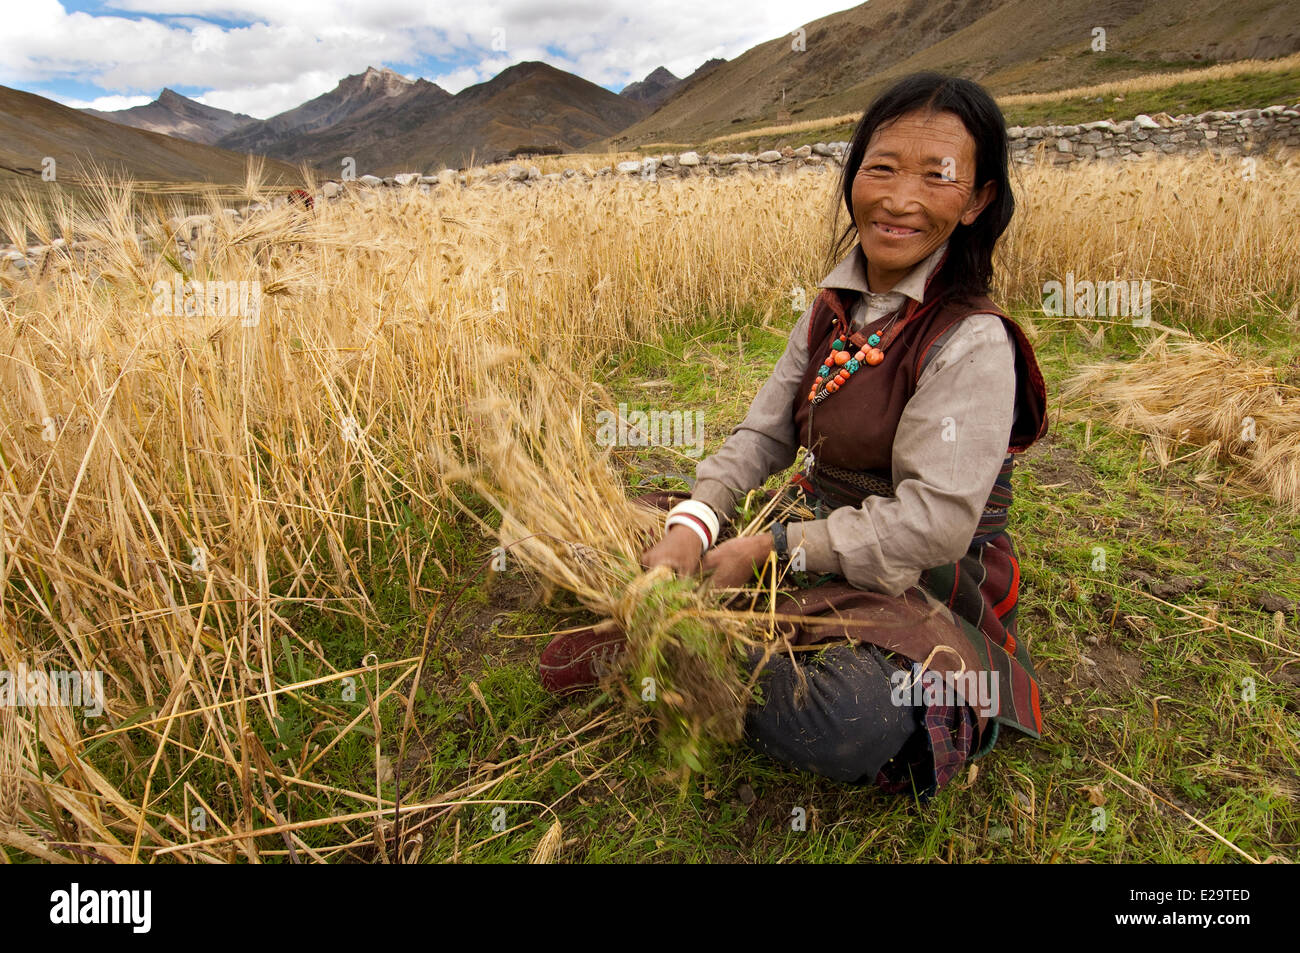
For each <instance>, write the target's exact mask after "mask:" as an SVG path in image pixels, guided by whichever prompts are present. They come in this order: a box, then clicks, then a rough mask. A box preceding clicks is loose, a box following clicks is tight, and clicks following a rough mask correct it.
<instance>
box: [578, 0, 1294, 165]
mask: <svg viewBox="0 0 1300 953" xmlns="http://www.w3.org/2000/svg"><path fill="white" fill-rule="evenodd" d="M1294 11H1295V7H1294V3H1293V2H1291V0H1236V2H1234V3H1231V4H1224V3H1222V2H1221V0H1185V2H1180V3H1177V4H1171V3H1167V2H1162V0H1089V2H1087V3H1084V2H1081V0H1047V2H1044V0H981V2H978V3H977V2H970V0H869V2H868V3H863V4H861V5H859V6H856V7H853V8H852V9H849V10H843V11H840V12H839V13H833V14H831V15H830V16H826V17H822V18H820V19H818V20H813V21H811V22H809V23H806V24H804V25H803V27H802V28H801V31H800V33H801V35H798V36H790V35H786V36H781V37H778V38H776V39H772V40H768V41H767V42H765V43H760V44H759V45H758V46H755V47H753V48H751V49H749V50H747V51H746V52H745V53H743V54H741V55H740V56H738V57H736V58H735V59H733V60H729V61H727V62H726V63H724V64H721V65H719V66H717V67H716V68H714V69H712V70H710V71H708V72H707V73H706V74H704V75H701V76H699V77H698V78H696V79H694V81H692V77H688V78H687V80H685V81H683V83H682V84H681V86H679V87H678V88H677V89H676V90H675V91H674V92H673V93H672V94H671V95H670V96H669V97H668V98H667V99H666V100H665V101H664V102H663V104H662V105H661V106H660V107H659V108H658V109H657V110H656V111H655V112H654V113H653V114H651V115H650V116H647V117H646V118H644V119H642V120H641V121H640V122H637V123H635V124H633V125H632V126H630V127H629V128H627V129H625V130H623V131H621V132H620V133H618V134H617V135H616V136H613V137H611V138H610V139H609V140H605V141H602V142H600V143H596V144H595V146H596V147H598V148H599V147H607V146H613V147H616V148H618V147H626V146H631V145H636V144H639V143H645V142H681V143H692V144H694V143H699V142H702V141H705V140H707V139H708V138H710V137H713V136H718V135H723V134H726V133H728V132H737V131H742V130H745V129H749V128H757V127H759V126H763V125H768V124H771V123H773V122H774V121H776V115H777V111H778V109H779V108H780V104H781V101H782V91H783V90H784V93H785V109H786V110H788V111H789V112H790V114H791V116H790V118H791V119H792V120H795V121H798V120H803V119H819V118H824V117H828V116H842V115H847V114H851V113H861V111H862V110H863V109H864V108H865V107H866V105H867V104H868V103H869V102H870V101H871V98H872V97H873V96H874V95H875V94H876V93H878V92H879V91H880V90H881V89H883V88H884V87H885V86H886V85H888V84H889V83H890V82H892V81H893V80H895V79H897V78H899V77H901V76H903V75H905V74H907V73H910V72H914V71H916V70H924V69H934V70H941V71H946V72H952V73H957V74H959V75H962V76H966V77H969V78H971V79H975V80H978V81H979V82H981V83H983V84H984V85H985V86H987V87H988V88H989V89H990V90H992V91H993V92H994V93H995V94H1011V93H1019V92H1047V91H1051V90H1058V89H1064V88H1069V87H1074V86H1081V85H1087V84H1091V83H1099V82H1105V81H1109V80H1115V79H1122V78H1125V77H1128V76H1136V75H1140V74H1143V73H1150V72H1155V71H1161V70H1169V69H1185V68H1188V67H1191V66H1195V65H1197V64H1198V63H1203V64H1209V63H1213V62H1217V61H1228V60H1234V59H1241V58H1246V57H1254V58H1270V57H1276V56H1283V55H1286V54H1289V53H1292V52H1295V51H1296V50H1297V49H1300V24H1297V21H1296V19H1295V15H1294ZM1099 27H1100V28H1101V29H1103V30H1104V31H1105V34H1104V40H1105V44H1106V45H1105V49H1104V50H1097V51H1094V50H1093V49H1092V45H1093V43H1094V41H1095V39H1096V38H1097V35H1096V33H1095V32H1094V31H1095V30H1096V29H1097V28H1099ZM699 72H700V71H697V73H699Z"/></svg>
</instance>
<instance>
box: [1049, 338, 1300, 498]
mask: <svg viewBox="0 0 1300 953" xmlns="http://www.w3.org/2000/svg"><path fill="white" fill-rule="evenodd" d="M1063 396H1064V397H1065V398H1066V399H1067V400H1070V399H1082V400H1088V401H1089V402H1091V403H1092V404H1095V405H1100V406H1101V407H1103V408H1105V410H1106V412H1107V415H1108V420H1109V422H1110V423H1112V424H1113V425H1114V426H1116V427H1121V428H1124V429H1127V430H1132V431H1137V432H1139V433H1143V434H1146V435H1147V436H1148V437H1149V438H1150V446H1151V449H1152V453H1153V455H1154V456H1155V459H1156V463H1157V465H1158V466H1159V467H1160V468H1161V469H1164V468H1165V467H1167V466H1168V465H1169V464H1170V463H1171V462H1173V460H1174V459H1175V454H1176V452H1177V449H1176V448H1177V447H1178V445H1180V444H1191V445H1193V446H1195V447H1196V448H1197V449H1196V450H1195V451H1193V452H1192V453H1190V454H1186V455H1184V456H1181V457H1178V458H1177V459H1180V460H1187V459H1197V460H1199V461H1201V462H1203V463H1208V462H1209V461H1212V460H1219V461H1222V462H1224V463H1226V464H1228V465H1229V466H1231V467H1233V468H1234V469H1235V470H1236V471H1237V472H1239V474H1240V481H1241V482H1242V483H1244V485H1245V488H1247V489H1251V490H1254V491H1259V492H1263V493H1266V494H1268V495H1269V496H1271V497H1272V498H1273V499H1275V500H1277V501H1278V502H1279V503H1282V504H1284V505H1286V506H1289V507H1291V508H1292V509H1293V510H1296V511H1300V388H1298V387H1296V386H1295V385H1294V384H1290V383H1286V382H1284V381H1282V380H1279V375H1278V371H1277V370H1276V369H1275V368H1273V367H1271V366H1268V365H1266V364H1261V363H1258V362H1256V361H1252V360H1249V359H1246V358H1243V357H1240V356H1238V355H1236V354H1233V353H1232V352H1231V351H1229V350H1228V349H1227V348H1225V347H1223V346H1222V345H1221V344H1219V343H1218V342H1205V341H1199V340H1196V339H1194V338H1177V337H1171V335H1170V334H1169V333H1168V332H1166V333H1163V334H1161V335H1160V336H1159V337H1157V338H1156V339H1155V340H1153V341H1152V342H1151V343H1150V344H1148V345H1147V346H1146V348H1145V349H1144V350H1143V351H1142V353H1141V355H1140V356H1139V357H1137V358H1136V359H1134V360H1132V361H1125V362H1108V363H1098V364H1090V365H1085V366H1082V367H1080V368H1079V369H1078V372H1077V373H1076V374H1075V376H1074V377H1073V378H1071V380H1070V381H1069V382H1068V384H1067V386H1066V388H1065V391H1064V394H1063ZM1200 479H1201V480H1202V481H1205V482H1208V481H1211V480H1213V479H1214V477H1213V476H1212V475H1211V474H1209V473H1203V474H1202V475H1200Z"/></svg>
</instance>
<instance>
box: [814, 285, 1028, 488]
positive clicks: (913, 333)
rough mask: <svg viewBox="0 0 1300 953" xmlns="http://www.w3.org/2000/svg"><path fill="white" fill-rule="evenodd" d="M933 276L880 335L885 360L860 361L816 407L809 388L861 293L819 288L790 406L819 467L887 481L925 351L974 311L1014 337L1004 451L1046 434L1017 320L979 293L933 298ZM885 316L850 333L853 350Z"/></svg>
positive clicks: (1020, 448) (1018, 448) (877, 328)
mask: <svg viewBox="0 0 1300 953" xmlns="http://www.w3.org/2000/svg"><path fill="white" fill-rule="evenodd" d="M937 273H938V272H937V270H936V272H935V274H937ZM933 279H934V275H932V276H931V280H930V282H929V283H927V285H926V290H925V301H924V302H922V303H921V304H919V305H918V304H917V302H916V301H914V300H913V299H911V298H909V299H907V305H906V310H905V311H904V313H903V314H902V315H901V316H900V317H899V318H898V320H897V321H895V322H894V327H893V328H891V329H890V330H891V332H892V333H893V334H894V335H895V336H894V337H893V339H892V340H890V338H889V337H886V338H885V340H884V343H885V344H886V345H887V347H885V349H884V354H885V358H884V360H883V361H881V362H880V363H879V364H877V365H875V366H874V367H873V366H871V365H867V364H863V366H862V367H861V369H860V370H858V371H857V372H856V373H854V374H853V376H852V377H850V378H849V380H848V381H847V382H845V384H844V385H843V386H841V387H840V389H839V390H838V391H837V392H836V393H834V394H832V395H831V396H830V397H828V398H827V399H825V400H823V401H822V402H821V403H820V404H818V405H817V406H816V407H815V408H813V406H812V404H811V403H810V402H809V400H808V393H809V391H811V390H812V387H813V382H814V380H815V379H816V377H817V370H818V368H820V367H821V366H822V362H823V361H824V360H825V359H826V357H827V355H828V354H830V351H831V343H832V342H833V341H834V340H835V339H836V337H839V336H840V335H841V334H842V333H844V332H845V331H846V330H847V329H848V327H849V320H848V315H849V314H850V312H851V310H852V306H853V303H854V301H855V300H856V298H857V297H858V294H859V293H858V292H856V291H851V290H847V289H839V288H823V289H822V292H821V294H819V295H818V296H817V300H816V301H814V302H813V312H812V315H811V320H810V321H809V324H808V354H809V361H808V367H807V369H806V370H805V371H804V375H803V378H802V380H801V382H800V385H799V389H798V391H797V392H796V395H795V401H794V406H793V407H792V408H791V411H792V413H793V415H794V423H795V429H796V431H797V432H798V434H799V441H800V444H801V445H802V446H804V447H808V448H809V449H810V450H812V452H813V455H814V458H815V460H816V463H817V464H818V465H821V464H826V465H829V466H833V467H840V468H843V469H845V470H875V471H877V472H879V473H880V474H882V475H883V476H884V478H885V479H886V480H888V479H890V475H891V473H892V469H893V467H892V455H893V446H894V434H895V432H896V431H897V430H898V421H899V419H900V418H901V417H902V414H903V408H904V406H905V405H906V404H907V402H908V400H909V399H911V397H912V394H914V393H915V392H916V382H917V379H918V378H919V377H920V374H921V363H922V360H923V359H924V357H925V354H926V351H928V350H929V349H930V346H931V345H932V344H933V343H934V341H935V339H937V338H938V337H939V336H940V335H941V334H943V333H944V332H945V331H947V330H948V329H949V328H950V327H952V326H953V325H954V324H956V323H957V322H958V321H960V320H962V319H963V318H965V317H967V316H968V315H972V314H996V315H997V316H998V317H1000V318H1001V319H1002V320H1003V321H1004V322H1005V323H1006V325H1007V326H1008V327H1009V328H1010V329H1011V333H1012V335H1013V337H1014V339H1015V344H1016V406H1017V411H1018V416H1017V418H1016V421H1015V424H1014V425H1013V426H1012V429H1011V434H1010V437H1009V440H1008V443H1007V452H1008V453H1019V452H1021V451H1023V450H1026V449H1027V448H1028V447H1029V446H1030V445H1031V444H1033V443H1034V441H1036V440H1038V439H1039V438H1040V437H1042V436H1043V435H1044V434H1045V433H1046V432H1047V388H1046V386H1045V385H1044V383H1043V375H1042V373H1041V372H1040V371H1039V369H1038V362H1037V360H1035V358H1034V349H1033V347H1032V345H1030V343H1029V340H1028V339H1027V338H1026V337H1025V334H1024V332H1023V331H1022V330H1021V329H1020V326H1019V325H1017V324H1016V322H1015V321H1013V320H1012V319H1011V318H1009V317H1007V315H1005V314H1004V313H1003V312H1002V311H1001V310H999V309H998V308H997V307H996V306H995V305H994V304H993V302H992V301H990V300H989V299H988V298H986V297H983V296H979V297H974V298H969V299H965V300H953V299H952V298H951V297H949V298H948V300H945V301H939V300H937V298H938V295H937V291H938V289H937V288H936V287H935V286H934V280H933ZM889 318H890V316H889V315H886V316H885V317H883V318H881V319H879V320H877V321H875V322H872V323H871V324H868V325H866V326H865V327H863V328H862V329H861V330H859V331H857V332H855V333H854V334H853V335H852V336H850V338H849V342H850V344H849V349H850V350H851V351H854V352H856V350H857V348H856V347H854V346H853V345H854V344H857V345H859V346H865V342H866V339H867V336H868V335H869V334H871V333H872V332H873V331H880V329H881V328H883V327H884V326H885V325H886V324H888V323H889ZM836 370H838V368H837V369H836ZM831 373H832V374H833V373H835V370H832V372H831ZM810 411H811V425H810Z"/></svg>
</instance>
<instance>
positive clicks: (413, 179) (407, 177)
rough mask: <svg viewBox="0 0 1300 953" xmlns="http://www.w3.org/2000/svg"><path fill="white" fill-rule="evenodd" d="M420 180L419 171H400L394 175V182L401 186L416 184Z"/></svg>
mask: <svg viewBox="0 0 1300 953" xmlns="http://www.w3.org/2000/svg"><path fill="white" fill-rule="evenodd" d="M419 181H420V173H418V172H398V173H397V174H396V175H394V176H393V182H395V183H396V184H397V185H401V186H407V185H415V184H416V183H417V182H419Z"/></svg>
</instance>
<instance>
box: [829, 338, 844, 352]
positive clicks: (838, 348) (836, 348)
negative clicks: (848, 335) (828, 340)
mask: <svg viewBox="0 0 1300 953" xmlns="http://www.w3.org/2000/svg"><path fill="white" fill-rule="evenodd" d="M831 350H832V351H842V350H844V342H843V341H841V340H840V339H839V338H836V339H835V343H834V344H832V345H831Z"/></svg>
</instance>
